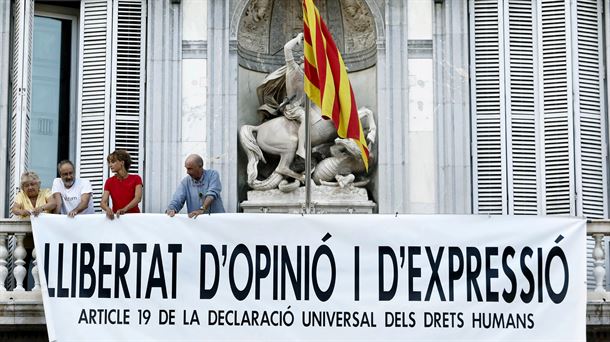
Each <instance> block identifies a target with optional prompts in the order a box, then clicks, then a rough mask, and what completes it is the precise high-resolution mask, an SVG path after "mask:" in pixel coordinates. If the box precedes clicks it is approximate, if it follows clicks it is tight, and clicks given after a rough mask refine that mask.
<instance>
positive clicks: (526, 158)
mask: <svg viewBox="0 0 610 342" xmlns="http://www.w3.org/2000/svg"><path fill="white" fill-rule="evenodd" d="M506 3H507V4H506V5H507V10H508V16H507V20H506V21H507V22H508V30H507V39H506V41H507V42H506V51H507V53H506V55H505V60H506V66H507V77H506V78H505V79H506V83H507V85H506V87H507V94H506V117H507V119H506V121H507V123H508V126H509V127H508V129H507V132H506V136H507V174H508V203H509V210H508V213H509V214H515V215H536V214H539V213H540V212H541V207H542V201H541V200H542V196H541V195H540V194H541V191H542V189H541V181H540V175H539V171H538V170H540V166H541V165H540V163H539V162H538V160H539V158H538V154H539V153H540V151H539V150H540V149H539V147H538V145H539V144H538V141H539V139H540V137H539V134H538V132H539V122H538V121H539V120H538V117H537V115H536V114H537V113H538V112H539V103H538V101H537V99H536V91H535V89H536V85H537V82H538V76H537V75H538V72H537V63H536V58H537V56H536V55H537V54H536V52H535V51H536V49H535V48H534V46H535V42H536V32H535V31H534V28H535V27H536V26H537V25H536V8H535V5H534V3H533V2H532V0H511V1H507V2H506Z"/></svg>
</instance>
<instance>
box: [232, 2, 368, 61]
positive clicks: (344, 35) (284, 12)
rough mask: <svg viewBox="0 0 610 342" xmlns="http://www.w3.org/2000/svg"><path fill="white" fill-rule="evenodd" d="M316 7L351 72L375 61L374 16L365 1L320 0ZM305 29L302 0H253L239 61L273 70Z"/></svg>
mask: <svg viewBox="0 0 610 342" xmlns="http://www.w3.org/2000/svg"><path fill="white" fill-rule="evenodd" d="M316 6H317V7H318V10H319V11H320V15H321V16H322V18H323V19H324V21H325V22H326V25H327V26H328V29H329V30H330V32H331V33H332V34H333V38H334V40H335V43H336V44H337V47H338V48H339V51H341V54H342V57H343V60H344V62H345V64H346V66H347V67H348V69H349V70H350V71H358V70H362V69H366V68H369V67H371V66H373V65H375V63H376V32H375V23H374V19H373V15H372V13H371V11H370V9H369V8H368V6H367V5H366V3H365V1H364V0H319V1H316ZM302 31H303V13H302V8H301V2H300V1H297V0H295V1H287V0H251V1H250V3H249V4H248V6H247V7H246V9H245V11H244V14H243V16H242V18H241V20H240V25H239V31H238V36H237V41H238V54H239V64H240V65H241V66H242V67H244V68H246V69H250V70H254V71H260V72H272V71H273V70H276V69H277V68H279V67H280V66H282V65H283V62H284V58H283V56H282V47H283V45H284V43H285V42H287V41H289V40H290V39H292V38H294V37H295V36H296V35H297V34H298V33H299V32H302Z"/></svg>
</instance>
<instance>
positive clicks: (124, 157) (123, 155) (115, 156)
mask: <svg viewBox="0 0 610 342" xmlns="http://www.w3.org/2000/svg"><path fill="white" fill-rule="evenodd" d="M106 160H108V162H109V163H110V161H111V160H118V161H122V162H123V163H124V164H125V170H127V171H129V167H130V166H131V156H130V155H129V152H127V151H125V150H114V152H112V153H110V154H109V155H108V158H107V159H106Z"/></svg>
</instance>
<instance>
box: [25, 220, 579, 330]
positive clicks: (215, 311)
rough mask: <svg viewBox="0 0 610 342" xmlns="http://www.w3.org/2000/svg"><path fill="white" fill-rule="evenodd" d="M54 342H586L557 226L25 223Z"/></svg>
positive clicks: (572, 242)
mask: <svg viewBox="0 0 610 342" xmlns="http://www.w3.org/2000/svg"><path fill="white" fill-rule="evenodd" d="M32 228H33V232H34V240H35V244H36V246H37V249H36V250H37V255H38V267H39V273H40V278H41V283H42V286H43V291H42V292H43V299H44V309H45V316H46V320H47V327H48V332H49V338H50V339H51V340H58V341H102V340H106V341H107V340H113V341H136V340H147V341H167V340H180V341H202V340H206V341H208V340H209V341H211V340H248V341H270V340H274V341H280V340H281V341H284V340H345V341H347V340H349V341H352V340H362V341H372V340H469V341H472V340H478V341H487V340H504V341H515V340H527V341H534V340H545V341H560V340H566V341H567V340H569V341H574V340H585V328H586V322H585V316H586V315H585V311H586V259H585V253H586V242H585V236H586V224H585V221H584V220H582V219H575V218H567V217H514V216H511V217H493V216H492V217H487V216H456V215H436V216H432V215H430V216H426V215H417V216H405V215H398V216H397V217H395V216H393V215H391V216H386V215H309V216H299V215H279V214H266V215H263V214H261V215H257V214H216V215H204V216H199V217H198V218H197V219H189V218H187V217H186V216H181V215H177V216H176V217H174V218H170V217H168V216H166V215H163V214H132V215H124V216H122V217H121V218H120V219H115V220H114V221H110V220H108V219H107V218H106V217H105V216H103V215H79V216H77V217H76V218H74V219H70V218H68V217H66V216H59V215H42V216H41V217H39V218H33V219H32Z"/></svg>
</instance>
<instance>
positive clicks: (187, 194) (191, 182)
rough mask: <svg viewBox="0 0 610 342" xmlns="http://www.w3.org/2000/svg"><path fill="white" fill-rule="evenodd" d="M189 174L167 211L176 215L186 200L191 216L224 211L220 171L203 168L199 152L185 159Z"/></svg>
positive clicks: (168, 213)
mask: <svg viewBox="0 0 610 342" xmlns="http://www.w3.org/2000/svg"><path fill="white" fill-rule="evenodd" d="M184 167H185V168H186V173H187V174H188V176H186V177H184V178H183V179H182V181H181V182H180V184H179V185H178V189H176V192H175V193H174V196H173V197H172V200H171V202H170V203H169V205H168V206H167V210H166V211H165V213H166V214H167V215H169V216H170V217H174V215H175V214H176V212H178V211H180V209H182V207H183V206H184V203H185V202H186V209H187V211H188V216H189V217H190V218H196V217H197V216H198V215H201V214H207V213H224V212H225V208H224V206H223V205H222V199H221V198H220V191H221V190H222V185H221V184H220V177H219V176H218V172H216V171H214V170H211V169H208V170H205V169H204V168H203V158H201V156H199V155H197V154H191V155H189V156H188V157H187V158H186V160H185V161H184Z"/></svg>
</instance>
